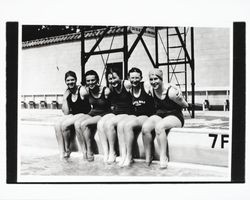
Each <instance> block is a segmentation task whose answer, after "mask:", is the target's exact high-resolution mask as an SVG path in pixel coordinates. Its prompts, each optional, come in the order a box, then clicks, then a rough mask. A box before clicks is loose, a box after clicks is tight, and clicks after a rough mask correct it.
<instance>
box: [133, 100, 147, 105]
mask: <svg viewBox="0 0 250 200" xmlns="http://www.w3.org/2000/svg"><path fill="white" fill-rule="evenodd" d="M145 103H146V102H145V101H142V100H138V101H134V102H133V106H141V105H142V104H145Z"/></svg>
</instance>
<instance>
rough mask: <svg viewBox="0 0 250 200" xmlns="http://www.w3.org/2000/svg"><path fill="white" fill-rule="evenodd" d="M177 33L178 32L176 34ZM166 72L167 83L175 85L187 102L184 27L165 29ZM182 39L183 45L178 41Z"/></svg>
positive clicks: (185, 34)
mask: <svg viewBox="0 0 250 200" xmlns="http://www.w3.org/2000/svg"><path fill="white" fill-rule="evenodd" d="M178 31H179V32H178ZM166 36H167V37H166V38H167V62H168V66H167V71H168V82H169V83H170V82H171V83H173V84H176V85H177V86H178V87H179V88H180V90H181V91H182V92H183V96H184V98H185V99H186V101H187V98H188V91H187V64H188V61H187V55H186V51H184V49H183V48H184V47H183V45H185V47H186V38H187V28H186V27H167V29H166ZM180 36H181V38H182V41H183V43H181V41H180V38H179V37H180Z"/></svg>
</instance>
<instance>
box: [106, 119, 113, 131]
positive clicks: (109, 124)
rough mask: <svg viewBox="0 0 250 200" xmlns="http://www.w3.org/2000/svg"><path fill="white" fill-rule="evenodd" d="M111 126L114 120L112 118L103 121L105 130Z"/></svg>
mask: <svg viewBox="0 0 250 200" xmlns="http://www.w3.org/2000/svg"><path fill="white" fill-rule="evenodd" d="M113 127H114V122H113V121H112V120H109V121H106V122H105V123H104V130H105V131H108V130H110V129H111V128H113Z"/></svg>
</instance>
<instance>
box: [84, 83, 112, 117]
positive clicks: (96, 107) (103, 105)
mask: <svg viewBox="0 0 250 200" xmlns="http://www.w3.org/2000/svg"><path fill="white" fill-rule="evenodd" d="M105 89H106V87H104V88H103V90H102V93H101V96H100V97H98V98H96V97H94V96H93V94H92V92H91V90H89V103H90V104H91V105H92V109H91V111H90V112H89V113H88V115H90V116H92V117H93V116H97V115H100V116H104V115H106V114H107V113H110V112H111V109H110V100H109V99H106V98H105Z"/></svg>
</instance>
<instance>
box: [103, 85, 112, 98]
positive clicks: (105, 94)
mask: <svg viewBox="0 0 250 200" xmlns="http://www.w3.org/2000/svg"><path fill="white" fill-rule="evenodd" d="M110 92H111V91H110V89H109V88H108V87H106V88H105V90H104V96H105V98H106V99H108V98H109V95H110Z"/></svg>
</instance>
